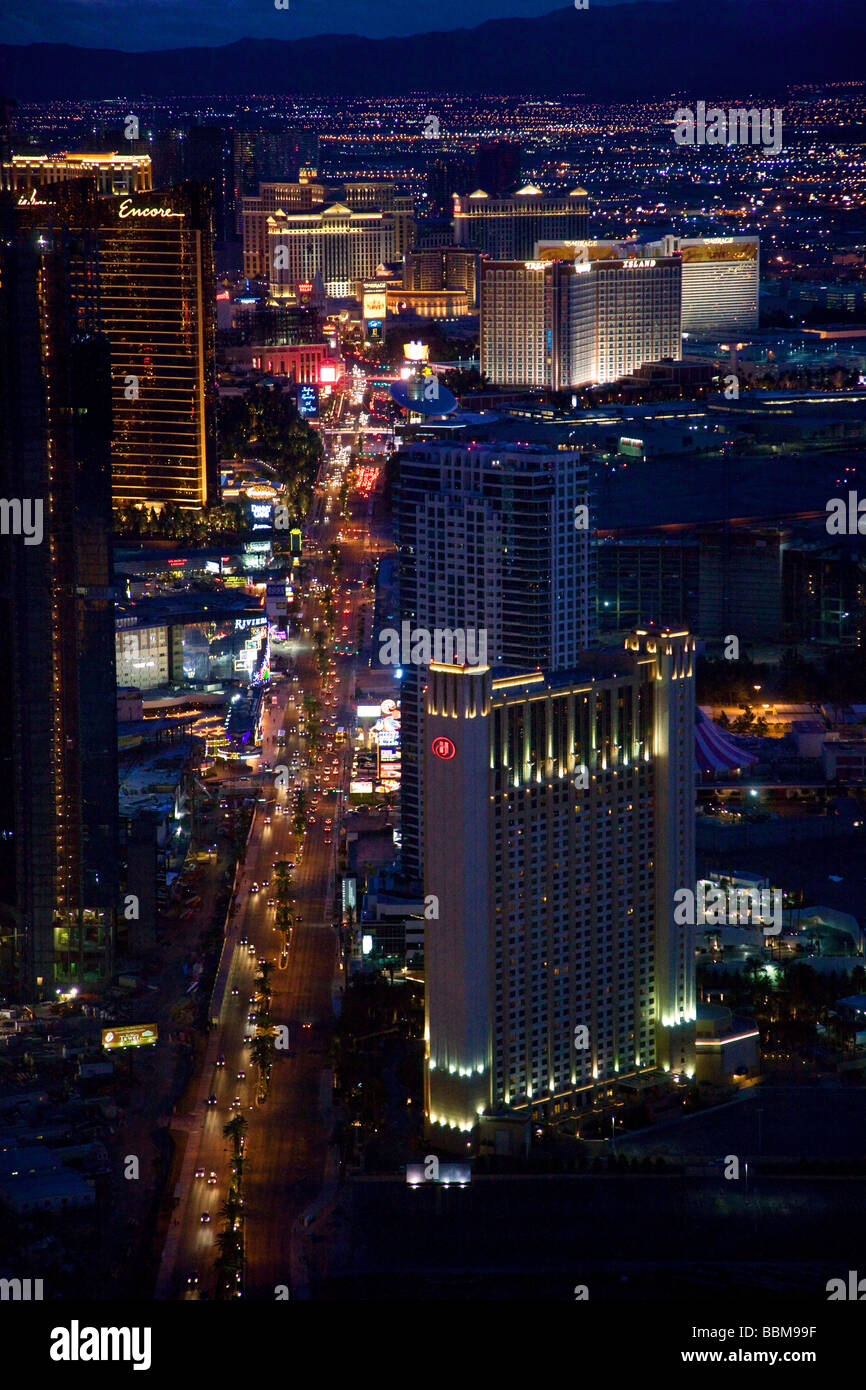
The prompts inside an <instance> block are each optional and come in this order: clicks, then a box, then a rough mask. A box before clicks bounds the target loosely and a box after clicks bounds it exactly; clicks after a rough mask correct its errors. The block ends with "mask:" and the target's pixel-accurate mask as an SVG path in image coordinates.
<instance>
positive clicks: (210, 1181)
mask: <svg viewBox="0 0 866 1390" xmlns="http://www.w3.org/2000/svg"><path fill="white" fill-rule="evenodd" d="M216 1183H217V1175H216V1173H215V1171H214V1169H213V1168H211V1170H210V1172H209V1173H208V1175H207V1185H208V1187H216Z"/></svg>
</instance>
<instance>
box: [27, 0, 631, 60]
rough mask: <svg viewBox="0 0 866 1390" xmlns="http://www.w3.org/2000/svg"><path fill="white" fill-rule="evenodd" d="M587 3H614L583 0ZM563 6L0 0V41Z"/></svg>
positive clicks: (340, 28)
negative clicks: (283, 6) (0, 7)
mask: <svg viewBox="0 0 866 1390" xmlns="http://www.w3.org/2000/svg"><path fill="white" fill-rule="evenodd" d="M590 3H591V5H592V6H596V5H608V4H612V3H616V0H590ZM560 8H564V7H563V6H561V5H559V4H557V3H555V0H470V3H468V4H467V3H466V0H436V3H435V4H430V3H427V4H425V3H423V0H421V3H419V0H289V9H287V10H277V9H275V7H274V0H181V2H180V3H177V0H63V3H61V4H58V0H6V4H5V5H4V7H3V13H2V15H0V42H2V43H73V44H80V45H82V46H84V47H94V48H95V47H100V48H122V49H127V50H141V49H155V48H170V47H185V46H188V45H210V44H226V43H232V42H234V41H235V40H236V39H241V38H269V37H271V38H280V39H297V38H306V37H309V36H310V35H312V34H323V33H336V34H365V35H368V36H370V37H374V38H382V37H385V36H387V35H402V34H419V33H427V32H429V31H430V30H435V29H440V30H447V29H458V28H461V27H472V26H474V25H476V24H482V23H483V22H484V21H485V20H487V19H501V18H507V17H509V16H514V17H521V18H526V17H529V16H532V15H543V14H549V13H550V12H551V11H552V10H555V9H560Z"/></svg>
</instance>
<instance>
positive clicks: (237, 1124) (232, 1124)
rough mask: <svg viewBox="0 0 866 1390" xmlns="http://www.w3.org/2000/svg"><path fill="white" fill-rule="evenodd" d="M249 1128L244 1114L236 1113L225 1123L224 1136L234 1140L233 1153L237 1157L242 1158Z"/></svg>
mask: <svg viewBox="0 0 866 1390" xmlns="http://www.w3.org/2000/svg"><path fill="white" fill-rule="evenodd" d="M247 1129H248V1125H247V1122H246V1120H245V1119H244V1117H243V1115H235V1117H234V1119H232V1120H229V1122H228V1124H227V1125H223V1137H224V1138H226V1139H230V1140H231V1141H232V1153H233V1154H234V1156H235V1158H240V1156H241V1154H242V1153H243V1147H244V1141H245V1140H246V1134H247Z"/></svg>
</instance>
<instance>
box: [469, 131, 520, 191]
mask: <svg viewBox="0 0 866 1390" xmlns="http://www.w3.org/2000/svg"><path fill="white" fill-rule="evenodd" d="M520 156H521V150H520V146H519V145H517V144H515V143H514V141H513V140H482V142H481V144H480V145H479V146H478V149H477V150H476V151H475V185H476V187H477V188H484V189H486V190H487V192H488V193H489V194H490V196H491V198H504V197H505V196H506V194H508V193H511V192H512V190H513V189H514V187H515V186H516V184H518V183H519V181H520ZM455 191H456V190H455Z"/></svg>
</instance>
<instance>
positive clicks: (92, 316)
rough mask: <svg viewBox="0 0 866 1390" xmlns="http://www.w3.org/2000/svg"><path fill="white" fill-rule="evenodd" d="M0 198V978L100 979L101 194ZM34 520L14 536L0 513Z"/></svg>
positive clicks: (113, 748) (109, 676) (109, 680)
mask: <svg viewBox="0 0 866 1390" xmlns="http://www.w3.org/2000/svg"><path fill="white" fill-rule="evenodd" d="M16 201H17V197H16V195H12V194H10V193H4V194H0V218H2V235H0V397H2V399H3V401H4V403H5V404H4V411H3V413H2V417H0V493H2V496H3V498H4V499H5V501H4V505H7V507H8V508H10V509H9V510H7V513H6V515H4V534H3V535H2V536H0V570H2V578H0V642H2V649H3V652H4V655H5V657H6V661H7V671H6V676H5V679H4V681H3V682H2V696H0V750H2V753H0V757H2V767H0V981H2V983H0V989H2V990H3V991H4V992H6V993H10V994H13V995H17V996H19V997H25V998H28V999H33V998H37V999H38V998H45V997H48V996H53V995H54V992H55V990H56V989H57V988H58V987H59V986H61V985H67V984H76V985H81V984H86V982H87V981H88V980H95V979H100V978H104V977H105V976H106V975H107V974H109V973H110V971H111V968H112V952H113V941H114V927H115V916H116V911H117V905H118V880H117V874H118V850H117V831H118V821H117V724H116V690H115V671H114V602H113V592H112V589H111V587H110V585H111V558H110V538H111V355H110V347H109V343H108V340H107V338H106V337H105V335H104V333H103V332H102V330H101V320H100V283H99V254H100V223H101V206H100V200H99V198H98V195H97V193H96V189H95V187H94V185H93V184H92V183H90V182H89V181H87V180H80V181H76V182H72V183H69V184H66V185H65V186H63V187H61V188H58V189H57V190H54V191H53V193H52V201H51V202H50V203H48V202H46V203H44V204H42V205H40V206H35V205H30V206H27V207H25V208H19V207H17V206H16ZM16 503H17V504H20V506H21V515H22V516H27V515H29V516H30V517H31V519H35V518H36V517H38V518H39V526H38V527H37V526H36V525H31V527H30V528H29V534H24V533H23V532H21V529H20V528H19V533H16V530H15V527H14V525H12V526H8V527H7V526H6V525H5V522H6V520H7V518H8V517H13V518H14V516H15V515H16V513H15V505H16Z"/></svg>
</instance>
